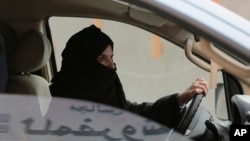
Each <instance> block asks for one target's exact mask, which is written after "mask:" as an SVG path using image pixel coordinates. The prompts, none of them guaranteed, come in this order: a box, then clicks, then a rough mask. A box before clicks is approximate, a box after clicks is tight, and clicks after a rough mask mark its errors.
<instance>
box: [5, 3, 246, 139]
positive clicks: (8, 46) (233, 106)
mask: <svg viewBox="0 0 250 141" xmlns="http://www.w3.org/2000/svg"><path fill="white" fill-rule="evenodd" d="M50 17H80V18H81V17H82V18H98V19H107V20H111V21H118V22H122V23H126V24H129V25H132V26H134V27H136V28H140V29H143V30H146V31H148V32H151V33H153V34H156V35H158V36H160V37H162V38H164V39H166V40H167V41H169V42H172V43H173V44H175V45H177V46H178V47H180V48H182V49H183V51H184V53H185V56H186V58H187V60H189V61H190V62H192V63H193V64H195V65H196V66H197V67H199V68H200V69H202V70H205V71H207V72H208V73H210V75H211V78H210V84H211V86H212V87H214V88H216V89H215V94H214V95H215V97H216V98H215V103H213V104H214V105H215V106H214V107H213V108H215V111H216V112H217V113H216V116H218V117H217V118H218V119H221V120H220V122H217V121H215V120H214V119H213V118H214V117H213V116H212V115H211V113H210V112H209V111H208V110H207V109H206V108H205V107H203V106H202V105H200V103H201V99H202V97H200V98H196V99H193V101H192V102H190V103H189V104H187V105H186V106H187V107H186V108H185V110H183V112H182V114H183V116H182V119H180V124H179V126H178V127H176V130H177V131H178V132H180V133H181V134H183V135H186V136H188V137H189V138H191V139H193V140H199V141H212V140H225V141H229V133H230V132H229V131H230V125H231V124H241V125H245V124H248V123H249V122H250V112H249V111H250V108H249V107H250V99H249V95H250V67H249V65H250V61H249V60H244V58H235V57H234V56H232V55H233V54H232V53H230V52H225V51H224V50H223V48H221V47H220V45H221V44H219V42H218V44H217V43H211V42H210V41H209V40H210V39H213V38H209V39H208V38H203V37H200V36H199V34H200V32H197V31H195V30H193V28H192V27H191V26H188V25H187V26H185V23H177V21H176V20H175V19H174V18H173V17H171V16H169V19H166V18H163V17H161V16H159V15H158V14H156V13H154V12H151V11H150V10H148V9H146V8H144V7H139V6H137V5H135V4H129V3H128V2H124V1H120V0H105V1H98V0H91V1H90V0H89V1H84V0H83V1H74V2H72V0H53V1H52V0H43V1H34V0H33V1H32V0H30V1H15V0H8V1H1V2H0V66H1V67H0V92H1V93H6V94H9V95H11V94H16V93H18V94H24V95H35V96H37V97H38V102H39V104H40V105H42V106H41V107H43V108H42V110H41V111H42V115H45V114H46V111H47V110H48V105H49V104H48V103H49V102H50V100H51V99H52V96H51V94H50V91H49V85H50V80H51V78H52V77H53V76H54V74H55V73H56V71H57V68H56V60H55V54H54V49H55V48H53V45H54V43H53V38H52V34H51V29H50V28H51V27H50V25H49V20H50ZM215 41H216V40H215ZM211 58H214V59H211ZM248 59H249V57H248ZM215 60H216V61H215ZM218 60H219V63H217V62H218ZM221 64H223V65H221ZM218 72H221V73H222V75H223V82H224V83H223V84H219V83H217V82H216V79H217V78H216V75H217V73H218ZM213 81H214V83H213ZM223 95H224V96H223ZM44 98H45V99H44ZM223 103H226V104H225V105H222V104H223ZM223 106H224V108H226V110H227V115H226V116H227V117H228V118H227V119H223V117H222V118H220V117H219V116H220V114H221V113H220V108H221V107H223ZM196 110H197V111H196ZM201 115H202V116H201ZM222 116H223V115H222ZM187 129H188V130H187ZM0 134H1V132H0Z"/></svg>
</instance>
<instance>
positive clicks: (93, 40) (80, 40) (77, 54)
mask: <svg viewBox="0 0 250 141" xmlns="http://www.w3.org/2000/svg"><path fill="white" fill-rule="evenodd" d="M113 44H114V43H113V41H112V40H111V39H110V37H109V36H108V35H106V34H105V33H103V32H102V31H101V30H100V29H99V28H97V27H96V26H95V25H91V26H89V27H87V28H84V29H83V30H81V31H79V32H78V33H76V34H74V35H73V36H71V37H70V39H69V40H68V42H67V43H66V48H65V49H64V51H63V53H62V58H63V60H68V59H69V60H73V61H80V62H79V63H83V61H84V62H88V61H90V60H95V59H96V58H97V57H98V56H99V55H100V54H101V53H102V52H103V51H104V50H105V48H106V47H107V46H108V45H111V47H112V49H113V46H114V45H113Z"/></svg>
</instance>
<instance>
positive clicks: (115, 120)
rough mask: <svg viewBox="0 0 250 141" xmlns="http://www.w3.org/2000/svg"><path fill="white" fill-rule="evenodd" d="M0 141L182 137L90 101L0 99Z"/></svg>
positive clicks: (133, 140)
mask: <svg viewBox="0 0 250 141" xmlns="http://www.w3.org/2000/svg"><path fill="white" fill-rule="evenodd" d="M0 105H1V107H0V140H13V141H14V140H21V141H23V140H25V141H44V140H48V141H49V140H53V141H56V140H60V141H69V140H71V141H78V140H79V141H80V140H81V141H82V140H88V141H91V140H95V141H99V140H100V141H103V140H104V141H105V140H107V141H115V140H119V141H125V140H126V141H127V140H128V141H141V140H145V141H152V140H157V141H165V140H167V139H169V140H173V138H174V140H183V139H185V138H183V137H182V136H179V134H177V133H173V132H172V131H171V129H169V128H167V127H165V126H163V125H160V124H158V123H156V122H153V121H152V120H149V119H145V118H142V117H140V116H137V115H134V114H132V113H130V112H126V111H123V110H121V109H117V108H114V107H110V106H107V105H102V104H99V103H92V102H89V101H81V100H73V99H64V98H52V99H51V98H46V97H43V98H38V97H36V96H28V95H0ZM185 140H188V139H185Z"/></svg>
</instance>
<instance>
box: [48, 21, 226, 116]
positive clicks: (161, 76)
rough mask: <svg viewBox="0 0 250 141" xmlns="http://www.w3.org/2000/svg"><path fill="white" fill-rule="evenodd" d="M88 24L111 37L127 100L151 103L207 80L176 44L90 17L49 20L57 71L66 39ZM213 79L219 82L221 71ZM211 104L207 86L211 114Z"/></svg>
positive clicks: (206, 102) (133, 28) (135, 29)
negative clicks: (198, 81) (197, 80)
mask: <svg viewBox="0 0 250 141" xmlns="http://www.w3.org/2000/svg"><path fill="white" fill-rule="evenodd" d="M61 23H63V24H61ZM91 24H95V25H97V26H99V27H100V28H101V29H102V31H103V32H105V33H106V34H107V35H109V36H110V37H111V38H112V40H113V42H114V61H115V63H116V66H117V72H118V75H119V76H120V79H121V82H122V84H123V87H124V91H125V94H126V97H127V99H129V100H130V101H135V102H138V103H141V102H154V101H155V100H157V99H158V98H160V97H162V96H165V95H169V94H173V93H180V92H183V91H184V90H185V89H186V88H187V87H188V86H189V85H191V83H192V82H193V81H194V80H195V79H196V78H197V77H204V78H205V79H206V80H207V81H208V82H209V79H210V74H209V73H208V72H207V71H204V70H203V69H201V68H199V67H197V66H196V65H194V64H192V63H191V62H190V61H189V60H188V59H186V57H185V53H184V51H183V49H182V48H180V47H179V46H177V45H175V44H172V43H171V42H169V41H167V40H165V39H163V38H160V37H159V36H156V35H154V34H152V33H150V32H148V31H145V30H143V29H140V28H138V27H135V26H132V25H128V24H125V23H121V22H116V21H111V20H101V19H92V18H72V17H71V18H69V17H51V18H50V19H49V25H50V29H51V34H52V40H53V47H54V54H55V58H56V65H57V71H58V70H60V67H61V53H62V50H63V49H64V48H65V44H66V41H67V40H68V39H69V37H70V36H72V35H73V34H74V33H76V32H78V31H80V30H81V29H83V28H85V27H88V26H90V25H91ZM58 25H60V26H58ZM217 81H218V83H220V84H223V79H222V75H221V72H219V73H218V78H217ZM214 103H215V90H213V89H210V91H209V94H208V96H207V97H206V98H205V99H204V100H203V105H205V107H206V108H207V109H209V111H210V112H211V113H212V114H214V113H215V107H214V105H215V104H214ZM224 105H226V103H224ZM225 115H227V114H225ZM214 117H216V116H214Z"/></svg>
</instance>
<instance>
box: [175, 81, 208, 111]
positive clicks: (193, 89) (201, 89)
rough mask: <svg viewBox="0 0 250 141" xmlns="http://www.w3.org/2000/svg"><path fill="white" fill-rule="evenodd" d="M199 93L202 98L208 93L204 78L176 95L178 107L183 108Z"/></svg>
mask: <svg viewBox="0 0 250 141" xmlns="http://www.w3.org/2000/svg"><path fill="white" fill-rule="evenodd" d="M200 93H203V95H204V96H206V95H207V93H208V83H207V81H206V80H205V79H204V78H197V79H196V80H195V81H194V82H193V83H192V85H191V86H190V87H188V88H187V89H186V90H185V91H184V92H183V93H180V94H179V95H178V102H179V106H180V107H182V106H184V105H185V103H187V102H188V101H189V100H191V99H192V98H193V97H194V96H195V95H196V94H200Z"/></svg>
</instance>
